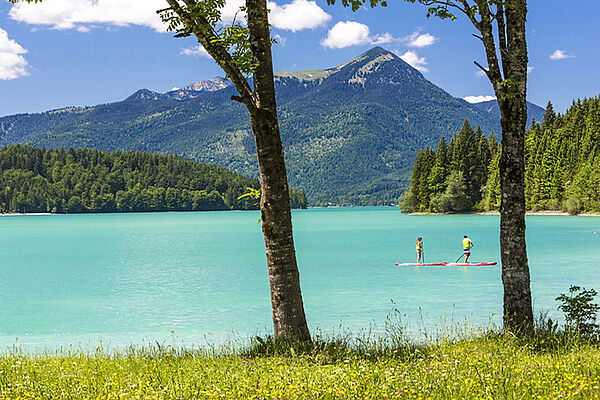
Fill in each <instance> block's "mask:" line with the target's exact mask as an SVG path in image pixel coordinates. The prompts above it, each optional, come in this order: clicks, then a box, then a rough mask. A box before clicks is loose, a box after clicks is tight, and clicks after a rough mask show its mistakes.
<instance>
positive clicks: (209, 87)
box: [181, 76, 231, 92]
mask: <svg viewBox="0 0 600 400" xmlns="http://www.w3.org/2000/svg"><path fill="white" fill-rule="evenodd" d="M229 85H231V81H225V78H222V77H220V76H216V77H214V78H212V79H209V80H206V81H198V82H194V83H191V84H189V85H187V86H184V87H182V88H181V90H191V91H195V92H203V91H205V92H214V91H216V90H221V89H225V88H226V87H228V86H229Z"/></svg>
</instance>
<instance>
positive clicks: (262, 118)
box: [246, 0, 310, 340]
mask: <svg viewBox="0 0 600 400" xmlns="http://www.w3.org/2000/svg"><path fill="white" fill-rule="evenodd" d="M246 9H247V13H248V29H249V30H250V48H251V50H252V54H253V56H254V57H255V58H256V61H257V65H256V69H255V71H254V94H255V96H256V100H257V107H256V109H254V110H252V111H251V112H250V123H251V126H252V130H253V131H254V138H255V140H256V149H257V152H258V166H259V174H260V181H261V188H262V194H261V199H260V211H261V217H262V224H263V234H264V238H265V248H266V253H267V267H268V271H269V284H270V286H271V305H272V309H273V327H274V329H275V336H292V337H295V338H299V339H300V340H310V335H309V331H308V325H307V323H306V316H305V314H304V305H303V303H302V294H301V290H300V278H299V273H298V265H297V263H296V251H295V249H294V239H293V235H292V215H291V212H290V198H289V190H288V183H287V172H286V169H285V161H284V157H283V145H282V143H281V136H280V133H279V122H278V120H277V105H276V102H275V83H274V78H273V64H272V57H271V36H270V32H269V22H268V20H267V15H268V11H267V2H266V0H246Z"/></svg>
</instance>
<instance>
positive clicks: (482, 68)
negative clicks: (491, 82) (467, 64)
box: [473, 61, 490, 78]
mask: <svg viewBox="0 0 600 400" xmlns="http://www.w3.org/2000/svg"><path fill="white" fill-rule="evenodd" d="M473 62H474V63H475V65H477V66H478V67H479V68H480V69H481V70H482V71H483V73H484V74H486V75H487V77H488V78H489V77H490V71H489V70H487V69H485V68H484V67H483V66H482V65H481V64H479V63H478V62H477V61H473Z"/></svg>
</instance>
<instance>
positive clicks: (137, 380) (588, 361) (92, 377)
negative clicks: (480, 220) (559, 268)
mask: <svg viewBox="0 0 600 400" xmlns="http://www.w3.org/2000/svg"><path fill="white" fill-rule="evenodd" d="M381 340H383V339H377V340H375V339H373V340H370V339H353V340H352V341H350V340H349V339H335V340H318V339H317V340H315V342H314V343H313V344H312V345H310V346H300V345H290V344H289V343H288V344H274V343H273V342H272V341H271V340H266V341H265V340H263V339H259V341H254V343H253V344H252V345H250V346H247V347H246V348H244V349H238V350H235V349H233V348H229V349H227V348H222V349H220V350H215V349H212V350H183V349H177V348H174V347H170V346H166V347H161V346H155V347H154V348H130V349H127V350H121V351H115V352H107V351H103V350H102V349H100V348H98V349H97V351H96V352H95V353H94V354H90V353H83V352H69V351H64V350H63V351H61V352H55V353H52V354H50V353H47V354H40V355H34V354H31V353H25V352H20V351H19V349H18V348H14V349H12V350H11V351H9V352H6V353H4V354H3V355H2V356H1V357H0V398H3V399H4V398H6V399H246V398H248V399H306V398H311V399H335V398H339V399H364V398H376V399H556V398H580V399H598V398H600V349H599V346H598V341H597V338H592V339H589V338H588V339H581V338H578V337H575V336H568V335H564V334H534V335H529V336H526V337H517V336H515V335H513V334H498V333H487V334H479V335H476V336H472V337H470V338H463V339H450V338H442V339H441V340H435V341H432V342H430V343H428V344H422V343H421V344H415V343H407V342H405V341H401V340H398V337H397V336H395V337H394V336H392V339H391V340H390V338H388V339H387V340H384V341H381Z"/></svg>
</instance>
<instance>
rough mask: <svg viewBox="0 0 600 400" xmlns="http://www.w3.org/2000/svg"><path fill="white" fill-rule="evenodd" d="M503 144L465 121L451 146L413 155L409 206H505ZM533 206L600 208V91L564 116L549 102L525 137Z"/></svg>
mask: <svg viewBox="0 0 600 400" xmlns="http://www.w3.org/2000/svg"><path fill="white" fill-rule="evenodd" d="M501 151H502V149H501V147H500V146H498V144H497V142H496V140H495V138H494V136H493V135H490V137H489V139H488V140H487V141H486V139H485V137H484V135H483V134H482V133H481V131H480V129H479V128H478V129H477V131H476V132H474V131H473V129H472V128H471V127H470V125H469V123H468V121H465V123H464V125H463V127H462V129H461V130H460V132H458V134H457V133H454V135H453V136H452V140H451V141H450V146H446V143H445V140H444V138H442V140H441V141H440V144H439V146H438V149H437V151H436V150H432V149H429V148H426V149H425V150H421V151H420V152H419V153H418V154H417V157H416V159H415V165H414V168H413V174H412V179H411V186H410V189H409V191H408V192H406V193H405V195H404V198H403V201H402V205H401V207H402V208H403V209H405V210H406V211H421V212H428V211H433V212H464V211H492V210H498V209H499V207H500V173H499V161H500V154H501ZM525 197H526V206H527V210H533V211H539V210H561V211H566V212H569V213H571V214H577V213H581V212H600V97H596V98H590V99H584V100H577V102H573V104H572V106H571V107H570V108H569V109H568V110H567V111H566V112H565V114H564V115H560V114H556V113H555V112H554V109H553V107H552V104H551V103H548V106H547V108H546V113H545V114H544V118H543V120H542V122H541V123H539V122H536V121H533V122H532V125H531V129H529V130H528V131H527V132H526V137H525Z"/></svg>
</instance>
